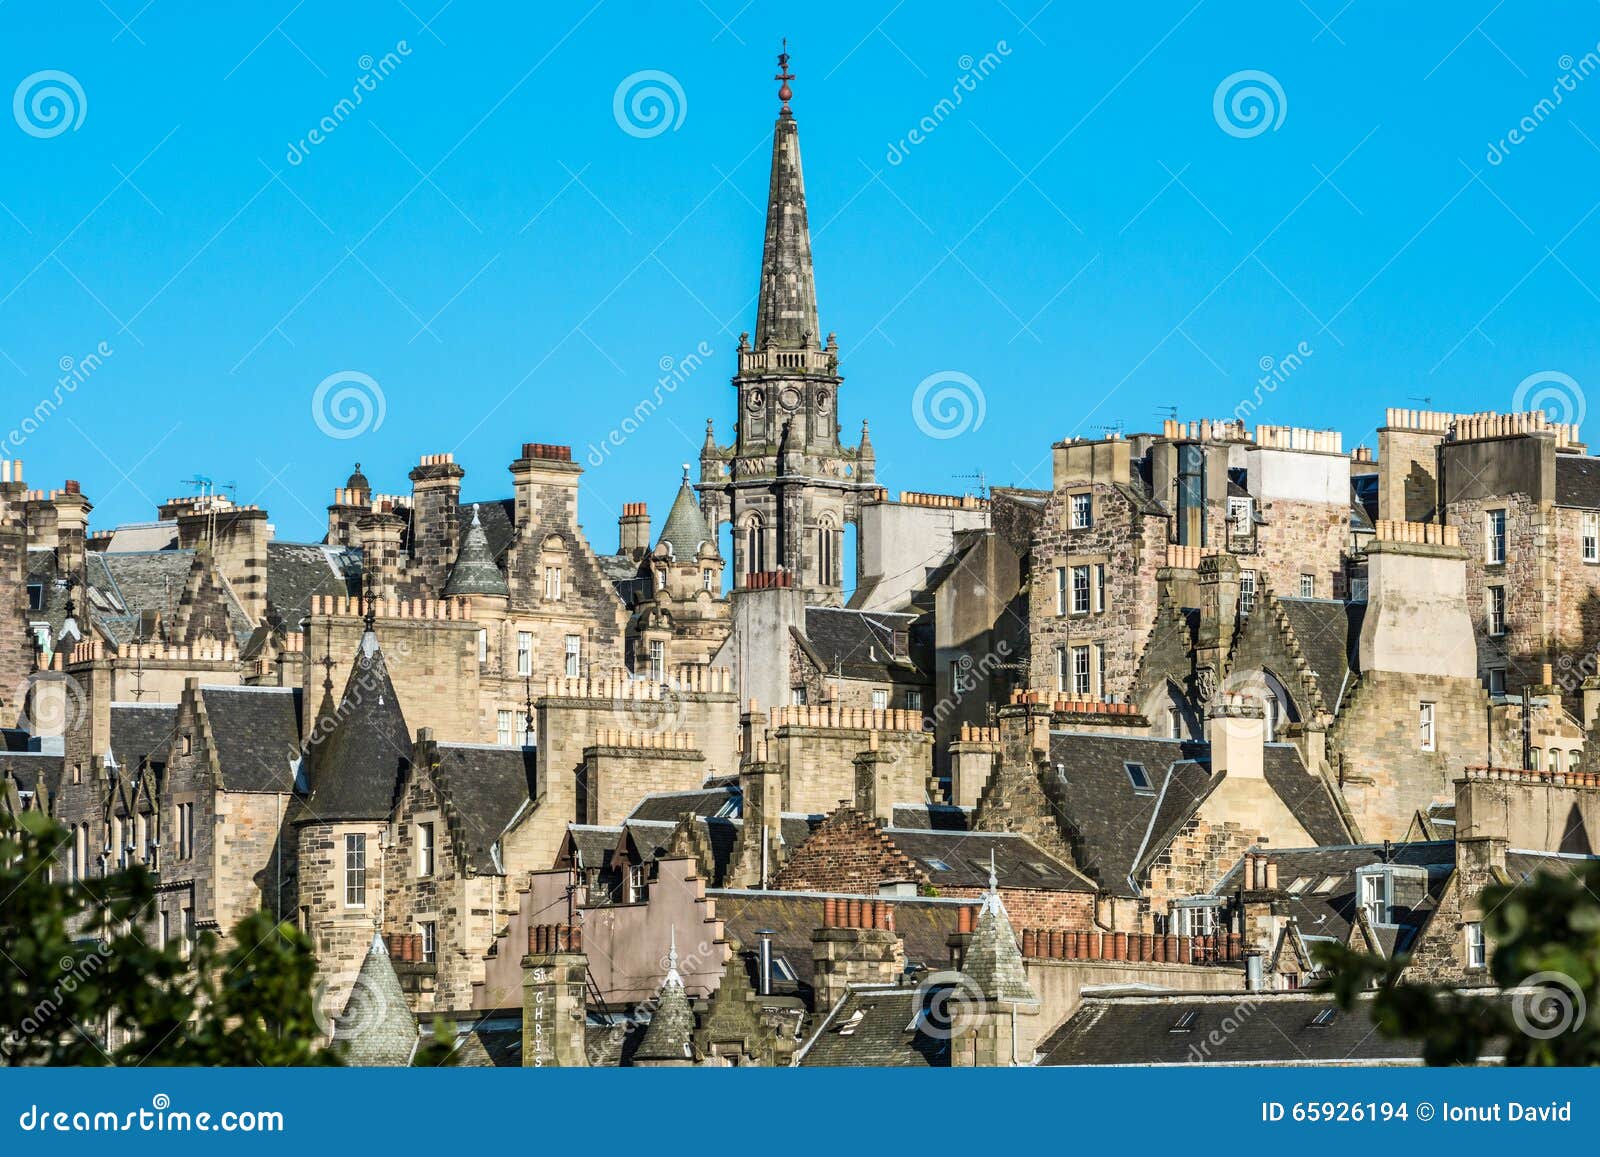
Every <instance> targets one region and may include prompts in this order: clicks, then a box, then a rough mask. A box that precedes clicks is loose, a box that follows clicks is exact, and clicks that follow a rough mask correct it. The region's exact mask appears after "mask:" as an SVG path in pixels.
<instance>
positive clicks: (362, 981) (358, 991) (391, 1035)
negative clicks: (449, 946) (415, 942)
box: [333, 935, 418, 1065]
mask: <svg viewBox="0 0 1600 1157" xmlns="http://www.w3.org/2000/svg"><path fill="white" fill-rule="evenodd" d="M333 1040H334V1044H335V1045H337V1046H339V1047H340V1049H341V1051H342V1053H343V1055H344V1059H345V1063H346V1064H351V1065H409V1064H410V1063H411V1058H412V1056H413V1055H414V1054H415V1053H416V1051H417V1042H418V1034H417V1019H416V1017H414V1016H412V1015H411V1011H410V1010H409V1009H408V1008H407V1007H406V997H405V993H404V992H402V991H401V990H400V978H399V977H398V976H396V975H395V971H394V964H393V963H392V962H391V961H390V960H389V953H388V952H387V950H385V948H384V946H383V940H382V938H381V937H379V936H377V935H374V936H373V937H372V946H371V947H370V948H368V949H367V957H366V959H365V960H363V961H362V962H361V972H360V973H359V974H358V975H357V976H356V982H355V986H354V987H353V988H351V990H350V999H349V1001H348V1002H346V1004H345V1006H344V1012H343V1013H342V1014H340V1016H339V1019H338V1021H337V1023H336V1024H335V1026H334V1032H333Z"/></svg>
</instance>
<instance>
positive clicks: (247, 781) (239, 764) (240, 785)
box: [200, 686, 301, 793]
mask: <svg viewBox="0 0 1600 1157" xmlns="http://www.w3.org/2000/svg"><path fill="white" fill-rule="evenodd" d="M200 695H201V698H202V700H203V701H204V703H205V709H206V723H207V725H208V726H209V727H210V728H211V735H212V738H213V739H215V740H216V743H217V765H218V767H219V768H220V769H221V771H222V786H223V787H224V788H226V789H227V790H228V791H255V792H282V793H288V792H292V791H294V789H295V777H296V775H297V773H298V772H299V770H300V759H301V752H300V689H299V688H298V687H295V688H290V687H210V686H207V687H202V688H201V689H200Z"/></svg>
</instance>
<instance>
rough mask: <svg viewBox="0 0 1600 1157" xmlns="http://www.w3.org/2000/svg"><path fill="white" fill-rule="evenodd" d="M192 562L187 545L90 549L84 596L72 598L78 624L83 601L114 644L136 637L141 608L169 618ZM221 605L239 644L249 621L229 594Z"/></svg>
mask: <svg viewBox="0 0 1600 1157" xmlns="http://www.w3.org/2000/svg"><path fill="white" fill-rule="evenodd" d="M193 565H194V551H192V550H153V551H128V552H124V553H119V554H108V553H102V552H97V551H91V552H90V553H89V555H88V564H87V574H88V582H89V588H90V589H89V591H88V592H87V597H86V598H85V597H83V592H79V594H80V597H79V598H78V599H77V603H78V621H79V623H80V625H81V624H82V623H83V621H84V614H85V603H86V602H87V604H88V609H89V613H90V614H91V615H92V621H93V622H94V623H95V624H96V625H97V626H99V627H100V629H101V630H102V631H104V632H105V634H106V635H107V636H108V637H109V638H110V639H111V640H112V642H114V643H116V644H117V645H118V646H122V645H123V644H125V643H128V642H131V641H132V640H133V639H134V638H136V637H137V635H138V633H139V614H140V612H141V611H158V612H160V614H161V617H162V619H163V620H164V621H167V622H171V621H172V618H173V616H174V615H176V613H177V610H178V603H179V600H180V599H181V598H182V596H183V588H184V586H185V585H186V584H187V583H188V581H189V569H190V567H192V566H193ZM227 608H228V624H229V626H230V627H231V629H232V631H233V636H234V640H235V641H236V642H238V643H240V644H241V645H242V644H243V643H244V641H245V640H246V639H248V638H249V637H250V632H251V631H252V630H253V629H254V627H255V624H254V623H252V622H251V621H250V620H249V619H248V618H247V617H246V616H245V613H244V608H243V607H241V606H240V605H239V602H238V600H237V599H235V598H234V597H233V595H232V594H231V593H229V594H228V595H227Z"/></svg>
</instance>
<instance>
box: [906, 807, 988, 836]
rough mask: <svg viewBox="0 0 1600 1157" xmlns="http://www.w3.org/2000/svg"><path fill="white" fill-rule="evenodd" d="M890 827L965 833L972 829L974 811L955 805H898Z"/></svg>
mask: <svg viewBox="0 0 1600 1157" xmlns="http://www.w3.org/2000/svg"><path fill="white" fill-rule="evenodd" d="M890 826H891V827H896V828H914V829H916V830H918V831H937V832H965V831H970V830H971V828H972V809H971V808H969V807H956V806H955V805H953V804H933V803H929V804H910V803H897V804H895V805H894V814H893V816H891V817H890Z"/></svg>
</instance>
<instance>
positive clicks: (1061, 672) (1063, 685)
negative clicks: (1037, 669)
mask: <svg viewBox="0 0 1600 1157" xmlns="http://www.w3.org/2000/svg"><path fill="white" fill-rule="evenodd" d="M1071 682H1072V676H1071V675H1070V674H1069V673H1068V669H1067V649H1066V648H1065V647H1057V648H1056V690H1057V691H1058V692H1060V693H1062V694H1065V693H1066V690H1067V687H1068V685H1069V684H1070V683H1071Z"/></svg>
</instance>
